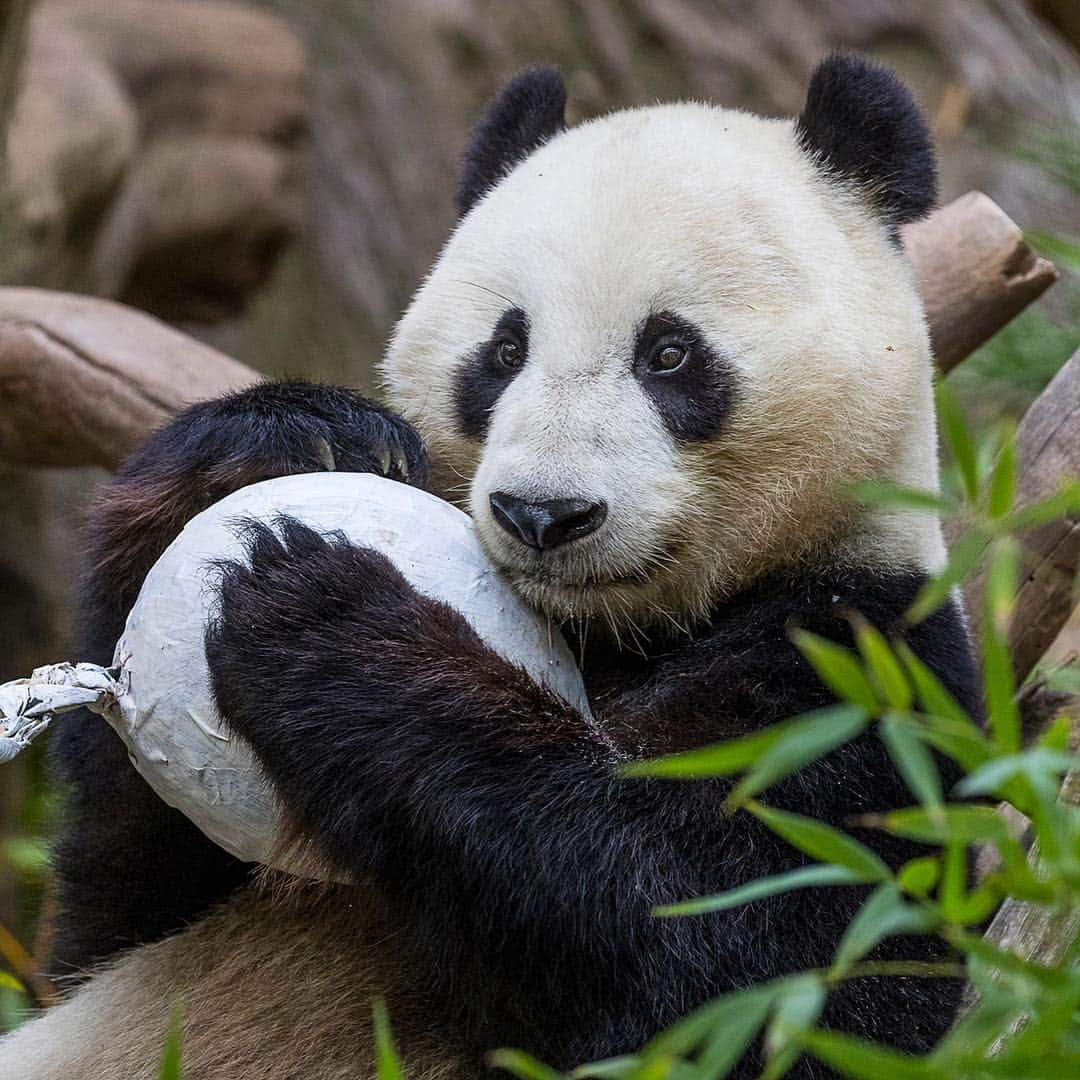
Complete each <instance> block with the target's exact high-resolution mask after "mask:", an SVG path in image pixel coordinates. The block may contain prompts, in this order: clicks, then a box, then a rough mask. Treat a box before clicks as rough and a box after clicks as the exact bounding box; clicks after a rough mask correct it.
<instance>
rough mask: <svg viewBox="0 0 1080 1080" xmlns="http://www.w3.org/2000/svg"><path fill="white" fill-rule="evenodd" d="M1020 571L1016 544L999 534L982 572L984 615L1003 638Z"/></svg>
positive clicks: (1018, 550) (1011, 539) (1014, 541)
mask: <svg viewBox="0 0 1080 1080" xmlns="http://www.w3.org/2000/svg"><path fill="white" fill-rule="evenodd" d="M1019 573H1020V545H1019V542H1018V541H1017V540H1016V539H1015V538H1014V537H1012V536H999V537H998V538H997V539H996V540H994V541H993V543H992V544H991V545H990V566H989V569H988V571H987V575H986V599H985V601H984V604H983V613H984V615H987V614H989V616H990V617H991V618H992V619H993V621H994V626H995V627H996V628H997V631H998V633H999V634H1000V635H1001V636H1002V637H1004V636H1005V635H1006V634H1007V633H1008V630H1009V619H1010V618H1011V617H1012V613H1013V608H1014V607H1015V606H1016V590H1017V583H1018V580H1019Z"/></svg>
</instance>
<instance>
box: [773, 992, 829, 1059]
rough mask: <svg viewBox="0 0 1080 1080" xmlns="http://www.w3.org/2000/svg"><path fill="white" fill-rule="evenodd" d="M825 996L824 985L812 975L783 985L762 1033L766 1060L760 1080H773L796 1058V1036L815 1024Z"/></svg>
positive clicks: (798, 1053)
mask: <svg viewBox="0 0 1080 1080" xmlns="http://www.w3.org/2000/svg"><path fill="white" fill-rule="evenodd" d="M825 999H826V990H825V984H824V982H823V981H822V980H821V979H820V978H819V977H818V976H816V975H799V976H796V977H795V978H793V979H791V980H790V981H789V982H788V983H787V984H786V985H785V986H784V988H783V990H782V991H781V994H780V996H779V998H778V999H777V1003H776V1008H775V1011H774V1012H773V1018H772V1022H771V1023H770V1024H769V1028H768V1031H767V1032H766V1033H765V1053H766V1055H767V1057H768V1063H767V1064H766V1066H765V1070H764V1072H763V1073H762V1074H761V1080H777V1078H779V1077H781V1076H783V1075H784V1073H786V1072H787V1070H788V1069H790V1068H791V1066H792V1065H794V1064H795V1062H796V1061H797V1060H798V1059H799V1057H800V1056H801V1055H802V1045H801V1042H800V1036H802V1035H803V1034H804V1033H805V1032H807V1031H808V1030H809V1029H810V1028H812V1027H813V1026H814V1024H815V1023H817V1019H818V1017H819V1016H820V1015H821V1010H822V1009H823V1008H824V1007H825Z"/></svg>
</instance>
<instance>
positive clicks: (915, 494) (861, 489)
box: [851, 480, 956, 514]
mask: <svg viewBox="0 0 1080 1080" xmlns="http://www.w3.org/2000/svg"><path fill="white" fill-rule="evenodd" d="M851 493H852V496H853V497H854V498H855V499H856V500H857V501H858V502H861V503H862V504H863V505H864V506H888V507H895V508H896V509H897V510H929V511H930V512H931V513H935V514H948V513H951V512H952V511H954V510H955V509H956V504H955V503H954V502H953V501H952V499H948V498H946V497H945V496H944V495H941V494H939V493H938V492H936V491H925V490H923V489H922V488H911V487H904V486H903V485H902V484H893V483H890V482H889V481H887V480H865V481H863V482H862V483H858V484H853V485H852V488H851Z"/></svg>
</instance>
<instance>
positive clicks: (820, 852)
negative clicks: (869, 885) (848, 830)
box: [746, 802, 891, 881]
mask: <svg viewBox="0 0 1080 1080" xmlns="http://www.w3.org/2000/svg"><path fill="white" fill-rule="evenodd" d="M746 808H747V810H749V811H750V813H752V814H753V815H754V816H755V817H756V818H757V819H758V820H759V821H761V822H763V823H764V824H765V825H767V826H768V827H769V828H770V829H771V830H772V831H773V832H774V833H776V834H777V836H781V837H783V839H785V840H786V841H787V842H788V843H789V844H791V845H792V847H796V848H798V849H799V850H800V851H802V852H804V853H805V854H807V855H809V856H810V857H811V858H812V859H817V861H818V862H823V863H830V864H832V865H833V866H846V867H847V868H848V869H849V870H850V871H851V872H852V873H853V874H855V875H856V876H857V877H858V878H860V880H862V881H886V880H888V878H889V877H890V876H891V875H890V873H889V868H888V867H887V866H886V865H885V864H884V863H883V862H882V861H881V859H879V858H878V857H877V855H875V854H874V853H873V852H872V851H871V850H870V849H869V848H868V847H865V846H864V845H863V844H860V843H859V842H858V840H854V839H852V838H851V837H850V836H847V835H846V834H844V833H842V832H840V830H839V829H834V828H833V827H832V826H831V825H825V824H823V823H822V822H820V821H814V819H813V818H808V817H803V816H802V815H800V814H789V813H788V812H787V811H785V810H776V809H774V808H773V807H770V806H763V805H762V804H761V803H753V802H752V803H747V806H746Z"/></svg>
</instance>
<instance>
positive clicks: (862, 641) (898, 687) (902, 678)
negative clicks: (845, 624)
mask: <svg viewBox="0 0 1080 1080" xmlns="http://www.w3.org/2000/svg"><path fill="white" fill-rule="evenodd" d="M852 625H853V626H854V628H855V644H856V645H858V647H859V652H860V653H861V654H862V658H863V660H865V661H866V663H867V666H868V667H869V668H870V670H871V672H873V675H874V679H875V681H876V682H877V684H878V686H879V687H880V688H881V692H882V694H883V695H884V697H885V700H886V701H887V702H888V703H889V705H890V706H891V707H892V708H894V709H897V710H899V711H900V712H906V711H907V710H908V709H910V708H911V702H912V693H911V685H910V683H909V682H908V680H907V675H905V674H904V669H903V668H902V667H901V666H900V661H899V660H897V659H896V656H895V655H894V654H893V651H892V647H891V646H890V645H889V643H888V642H887V641H886V640H885V638H884V636H883V635H882V633H881V631H879V630H878V629H877V628H876V627H875V626H872V625H871V624H870V623H868V622H867V621H866V620H865V619H864V618H862V617H856V618H855V619H853V620H852Z"/></svg>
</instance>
